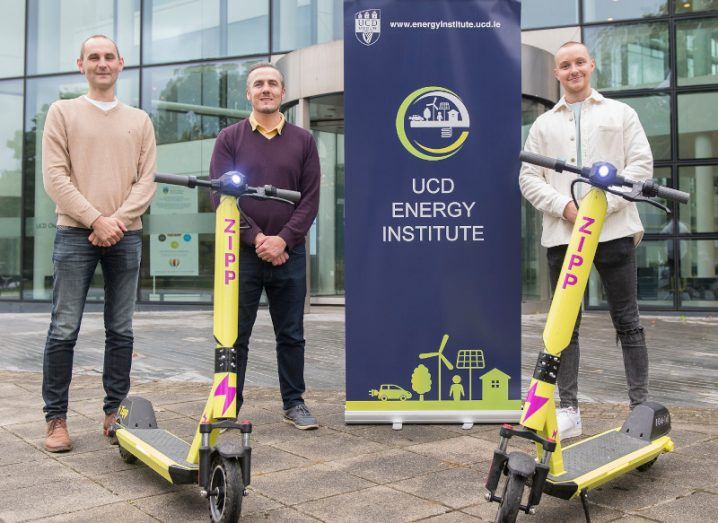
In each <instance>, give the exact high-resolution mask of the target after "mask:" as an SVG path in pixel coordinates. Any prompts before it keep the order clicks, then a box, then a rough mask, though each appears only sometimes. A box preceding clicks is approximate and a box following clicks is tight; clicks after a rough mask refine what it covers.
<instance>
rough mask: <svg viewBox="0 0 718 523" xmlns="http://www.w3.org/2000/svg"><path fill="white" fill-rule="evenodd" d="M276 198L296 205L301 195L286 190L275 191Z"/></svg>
mask: <svg viewBox="0 0 718 523" xmlns="http://www.w3.org/2000/svg"><path fill="white" fill-rule="evenodd" d="M277 196H278V197H279V198H284V199H285V200H289V201H290V202H292V203H297V202H298V201H299V200H300V198H301V197H302V193H300V192H297V191H290V190H288V189H277Z"/></svg>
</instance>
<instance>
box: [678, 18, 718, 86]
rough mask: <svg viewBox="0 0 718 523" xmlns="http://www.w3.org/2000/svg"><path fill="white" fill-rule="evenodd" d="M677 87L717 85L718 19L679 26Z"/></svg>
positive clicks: (691, 22)
mask: <svg viewBox="0 0 718 523" xmlns="http://www.w3.org/2000/svg"><path fill="white" fill-rule="evenodd" d="M676 66H677V69H678V85H699V84H711V83H716V82H718V18H704V19H701V20H685V21H680V22H676Z"/></svg>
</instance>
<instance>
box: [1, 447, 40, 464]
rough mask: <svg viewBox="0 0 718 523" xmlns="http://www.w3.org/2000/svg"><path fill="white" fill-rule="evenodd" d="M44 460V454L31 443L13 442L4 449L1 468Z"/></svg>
mask: <svg viewBox="0 0 718 523" xmlns="http://www.w3.org/2000/svg"><path fill="white" fill-rule="evenodd" d="M43 458H44V454H43V453H42V452H41V451H40V450H39V449H38V448H36V447H34V446H33V445H32V444H31V443H28V442H27V441H22V440H17V441H11V442H9V443H7V444H5V445H3V447H2V452H0V467H2V466H7V465H15V464H17V463H27V464H29V463H32V462H35V461H38V460H41V459H43Z"/></svg>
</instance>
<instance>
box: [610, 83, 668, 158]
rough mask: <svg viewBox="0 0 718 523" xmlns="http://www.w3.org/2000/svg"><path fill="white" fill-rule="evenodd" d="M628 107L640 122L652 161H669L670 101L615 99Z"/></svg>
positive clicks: (660, 98)
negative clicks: (636, 114)
mask: <svg viewBox="0 0 718 523" xmlns="http://www.w3.org/2000/svg"><path fill="white" fill-rule="evenodd" d="M617 100H620V101H621V102H624V103H626V104H628V105H630V106H631V107H632V108H633V109H634V110H635V111H636V112H637V113H638V118H639V119H640V120H641V125H642V126H643V130H644V131H645V132H646V137H647V138H648V143H649V144H650V145H651V151H652V152H653V159H654V160H670V159H671V100H670V97H669V96H639V97H631V98H617Z"/></svg>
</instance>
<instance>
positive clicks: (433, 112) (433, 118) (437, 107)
mask: <svg viewBox="0 0 718 523" xmlns="http://www.w3.org/2000/svg"><path fill="white" fill-rule="evenodd" d="M426 106H427V107H433V108H434V110H433V111H431V119H432V120H436V113H437V112H438V111H439V106H437V105H436V96H435V97H434V101H432V102H431V103H430V104H426Z"/></svg>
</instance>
